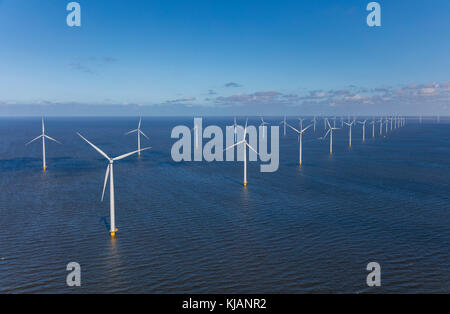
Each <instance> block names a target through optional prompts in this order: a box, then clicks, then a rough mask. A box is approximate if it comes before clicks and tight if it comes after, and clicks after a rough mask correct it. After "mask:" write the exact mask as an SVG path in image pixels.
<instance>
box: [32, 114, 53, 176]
mask: <svg viewBox="0 0 450 314" xmlns="http://www.w3.org/2000/svg"><path fill="white" fill-rule="evenodd" d="M41 137H42V168H43V169H44V171H46V170H47V163H46V160H45V139H46V138H47V139H49V140H51V141H53V142H56V143H58V144H61V143H60V142H58V141H57V140H55V139H54V138H51V137H50V136H48V135H46V134H45V126H44V118H42V134H41V135H39V136H38V137H36V138H35V139H33V140H31V141H29V142H28V143H27V144H26V145H28V144H31V143H33V142H34V141H36V140H38V139H40V138H41Z"/></svg>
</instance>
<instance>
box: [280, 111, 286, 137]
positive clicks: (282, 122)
mask: <svg viewBox="0 0 450 314" xmlns="http://www.w3.org/2000/svg"><path fill="white" fill-rule="evenodd" d="M280 124H283V126H284V136H286V125H287V123H286V116H284V120H283V121H281V122H280Z"/></svg>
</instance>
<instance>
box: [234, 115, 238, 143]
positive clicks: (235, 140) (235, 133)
mask: <svg viewBox="0 0 450 314" xmlns="http://www.w3.org/2000/svg"><path fill="white" fill-rule="evenodd" d="M233 127H234V144H236V142H237V123H236V117H234V125H233Z"/></svg>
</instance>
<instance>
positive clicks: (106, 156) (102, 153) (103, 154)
mask: <svg viewBox="0 0 450 314" xmlns="http://www.w3.org/2000/svg"><path fill="white" fill-rule="evenodd" d="M77 134H78V136H79V137H81V138H82V139H83V140H85V141H86V142H87V143H88V144H89V145H91V146H92V148H94V149H95V150H96V151H97V152H99V153H100V155H102V156H103V157H105V158H106V159H108V160H111V158H109V157H108V155H106V154H105V153H104V152H103V151H102V150H101V149H100V148H98V147H97V146H95V145H94V144H92V143H91V142H89V141H88V140H87V139H85V138H84V137H83V135H81V134H80V133H78V132H77Z"/></svg>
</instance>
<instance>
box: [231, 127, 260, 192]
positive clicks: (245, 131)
mask: <svg viewBox="0 0 450 314" xmlns="http://www.w3.org/2000/svg"><path fill="white" fill-rule="evenodd" d="M247 123H248V119H247V121H245V128H244V137H243V138H242V141H240V142H238V143H236V144H233V145H231V146H229V147H227V148H226V149H225V150H229V149H231V148H233V147H235V146H238V145H240V144H244V186H247V147H246V146H248V148H250V149H251V150H252V151H254V152H255V153H256V154H257V155H259V154H258V152H257V151H256V149H254V148H253V147H251V146H250V144H249V143H248V142H247V139H246V137H247Z"/></svg>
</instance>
